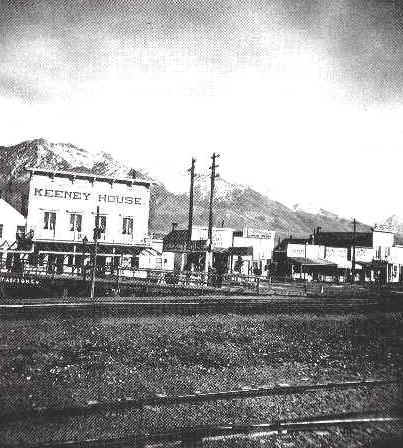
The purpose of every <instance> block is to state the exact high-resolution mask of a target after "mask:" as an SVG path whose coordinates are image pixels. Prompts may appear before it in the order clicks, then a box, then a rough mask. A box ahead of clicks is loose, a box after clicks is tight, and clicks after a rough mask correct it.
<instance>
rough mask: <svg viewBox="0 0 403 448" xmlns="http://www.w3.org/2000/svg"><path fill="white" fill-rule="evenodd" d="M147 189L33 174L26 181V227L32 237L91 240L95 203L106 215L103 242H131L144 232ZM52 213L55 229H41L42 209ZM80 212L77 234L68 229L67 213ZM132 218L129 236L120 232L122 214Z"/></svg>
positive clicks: (121, 184) (139, 237) (143, 236)
mask: <svg viewBox="0 0 403 448" xmlns="http://www.w3.org/2000/svg"><path fill="white" fill-rule="evenodd" d="M149 196H150V191H149V188H148V187H147V186H145V185H137V184H134V185H133V186H132V185H129V184H128V183H120V182H113V183H110V182H107V181H102V180H94V182H91V181H90V180H89V179H75V180H73V181H72V180H71V179H70V178H68V177H59V176H58V175H56V176H55V177H54V178H53V179H52V178H51V177H50V176H48V175H42V174H33V175H32V178H31V182H30V190H29V202H28V218H27V228H28V230H30V229H33V230H34V232H35V234H34V238H35V240H41V239H42V240H43V239H51V240H59V241H61V240H62V241H63V240H64V241H74V240H76V241H81V240H82V238H83V237H84V236H86V237H87V238H88V239H89V240H90V241H92V240H93V229H94V226H95V215H96V208H97V206H99V207H100V214H101V215H105V216H106V232H105V235H104V237H103V238H102V239H104V240H105V242H110V243H121V244H135V243H141V242H143V241H144V238H145V237H146V236H147V234H148V217H149ZM45 211H53V212H56V229H55V231H52V230H45V229H44V212H45ZM71 213H78V214H81V215H82V230H81V232H80V233H78V232H71V231H70V214H71ZM126 216H127V217H133V219H134V230H133V235H123V233H122V226H123V217H126Z"/></svg>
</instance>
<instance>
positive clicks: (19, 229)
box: [17, 226, 25, 237]
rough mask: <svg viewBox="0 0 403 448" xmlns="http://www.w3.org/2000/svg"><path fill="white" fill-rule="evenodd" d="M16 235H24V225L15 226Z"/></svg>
mask: <svg viewBox="0 0 403 448" xmlns="http://www.w3.org/2000/svg"><path fill="white" fill-rule="evenodd" d="M17 235H18V236H19V237H21V236H24V235H25V226H17Z"/></svg>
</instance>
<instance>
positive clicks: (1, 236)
mask: <svg viewBox="0 0 403 448" xmlns="http://www.w3.org/2000/svg"><path fill="white" fill-rule="evenodd" d="M1 238H3V224H0V239H1Z"/></svg>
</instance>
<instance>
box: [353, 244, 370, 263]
mask: <svg viewBox="0 0 403 448" xmlns="http://www.w3.org/2000/svg"><path fill="white" fill-rule="evenodd" d="M374 256H375V250H374V249H373V248H372V247H356V248H355V260H356V261H368V262H369V261H372V260H373V259H374Z"/></svg>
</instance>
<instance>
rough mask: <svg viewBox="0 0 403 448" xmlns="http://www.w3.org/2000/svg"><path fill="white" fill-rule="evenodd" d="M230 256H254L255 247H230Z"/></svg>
mask: <svg viewBox="0 0 403 448" xmlns="http://www.w3.org/2000/svg"><path fill="white" fill-rule="evenodd" d="M228 254H229V255H239V256H244V257H245V256H253V247H252V246H247V247H244V246H240V247H229V248H228Z"/></svg>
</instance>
